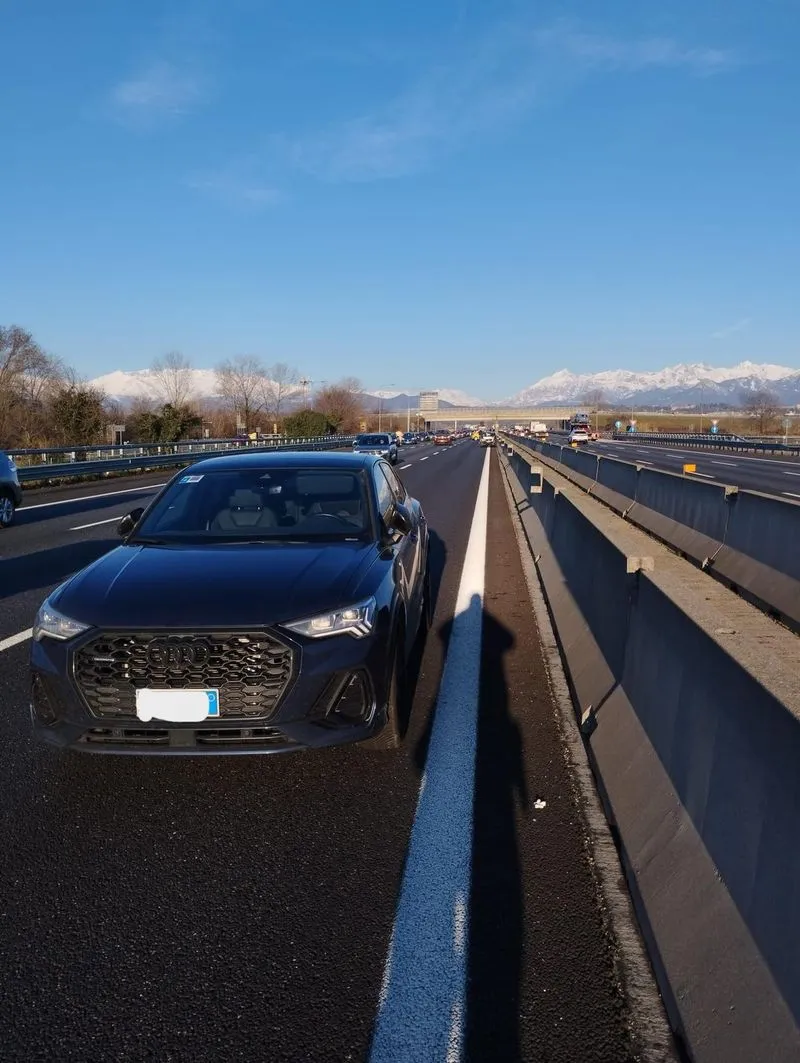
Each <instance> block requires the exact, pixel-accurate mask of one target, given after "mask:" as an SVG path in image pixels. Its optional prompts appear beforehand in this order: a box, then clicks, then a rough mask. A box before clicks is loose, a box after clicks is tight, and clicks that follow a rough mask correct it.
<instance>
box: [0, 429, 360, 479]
mask: <svg viewBox="0 0 800 1063" xmlns="http://www.w3.org/2000/svg"><path fill="white" fill-rule="evenodd" d="M355 438H356V437H355V436H320V437H317V438H315V439H291V440H286V441H285V442H281V443H269V444H266V445H260V444H258V443H252V442H249V441H245V440H216V441H215V443H217V444H220V445H218V446H216V447H215V448H213V449H212V447H211V446H205V447H203V449H191V448H190V449H173V448H183V447H185V446H186V445H187V444H182V443H180V444H169V445H162V446H161V447H157V446H156V447H152V446H143V447H135V446H134V447H127V448H125V447H123V448H120V447H114V448H108V449H112V450H117V451H118V450H120V449H122V450H127V452H128V454H127V455H126V456H125V457H123V458H100V457H98V458H95V459H94V460H92V459H90V458H89V457H88V454H94V453H98V452H99V453H102V452H103V450H104V449H106V448H103V450H99V448H97V447H88V448H84V451H83V456H82V460H73V461H67V462H49V463H45V464H42V465H20V466H18V467H17V475H18V476H19V479H20V483H23V484H24V483H33V482H41V481H47V480H59V479H67V478H69V477H75V476H100V475H103V474H104V473H114V472H116V473H125V472H135V471H137V470H142V469H162V468H171V467H177V466H180V465H191V464H192V463H193V462H195V461H200V460H201V459H203V458H207V457H211V456H213V455H214V454H217V455H220V456H221V455H223V454H231V453H235V452H236V451H238V450H247V451H248V453H251V454H268V453H273V452H277V451H292V450H295V451H296V450H331V449H334V448H335V447H343V446H344V447H346V446H349V445H350V444H352V442H353V440H354V439H355ZM237 443H238V446H237V445H236V444H237ZM222 444H225V445H222ZM76 449H77V448H73V450H66V449H65V450H62V451H61V453H62V454H70V455H71V454H73V453H74V451H75V450H76ZM137 450H138V451H141V450H144V451H155V452H156V453H144V454H142V453H136V451H137ZM167 450H169V451H170V453H163V452H164V451H167ZM131 451H133V452H134V453H130V452H131ZM158 451H161V453H158ZM16 453H18V452H14V451H12V452H11V454H12V456H15V455H16ZM15 461H16V457H15Z"/></svg>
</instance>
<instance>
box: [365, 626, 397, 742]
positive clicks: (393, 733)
mask: <svg viewBox="0 0 800 1063" xmlns="http://www.w3.org/2000/svg"><path fill="white" fill-rule="evenodd" d="M405 690H406V656H405V645H404V640H403V634H402V631H401V632H400V634H399V635H398V637H397V640H396V642H395V650H394V658H393V660H392V676H391V679H390V680H389V693H388V696H387V698H386V723H385V724H384V726H383V729H382V730H380V731H379V732H378V733H377V734H376V735H375V737H374V738H370V739H368V740H367V741H366V742H365V743H364V744H365V745H366V746H368V747H369V748H370V749H398V748H399V747H400V746H401V745H402V743H403V708H404V696H405Z"/></svg>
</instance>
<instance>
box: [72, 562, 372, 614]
mask: <svg viewBox="0 0 800 1063" xmlns="http://www.w3.org/2000/svg"><path fill="white" fill-rule="evenodd" d="M377 557H378V551H377V548H376V546H375V545H374V544H372V543H352V542H351V543H330V542H328V543H321V544H305V543H303V544H290V543H285V544H277V543H270V544H251V545H248V544H244V543H242V544H230V545H228V544H225V545H215V546H206V545H204V546H137V545H135V544H133V543H130V544H126V545H124V546H119V547H117V549H116V550H112V551H111V552H110V553H108V554H105V555H104V556H103V557H101V558H100V559H99V560H97V561H95V562H94V563H93V564H91V565H89V566H88V567H87V568H85V569H82V570H81V571H80V572H78V573H77V574H76V575H75V576H73V577H72V579H70V580H69V581H68V582H67V583H66V584H64V585H63V587H62V588H60V589H59V590H58V592H57V593H56V595H55V596H54V598H53V604H54V605H55V606H56V608H58V609H59V610H60V611H61V612H63V613H65V614H66V615H67V616H69V617H72V618H73V619H75V620H79V621H81V622H82V623H85V624H91V625H93V626H95V627H115V628H120V627H137V628H138V627H145V628H147V627H192V626H194V625H201V626H208V625H215V626H220V627H224V626H231V627H240V626H247V625H254V626H264V625H269V624H280V623H284V622H286V621H288V620H296V619H300V618H302V617H305V616H311V615H313V614H315V613H318V612H324V611H325V610H327V609H333V608H336V607H338V606H341V605H346V604H348V603H349V602H353V601H355V600H357V599H358V598H361V597H365V596H366V594H368V593H370V592H369V591H366V592H365V591H364V590H363V589H362V588H361V584H362V582H363V579H364V576H365V575H366V573H367V572H368V571H369V569H370V568H371V567H372V565H373V564H374V562H375V560H376V559H377Z"/></svg>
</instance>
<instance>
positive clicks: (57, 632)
mask: <svg viewBox="0 0 800 1063" xmlns="http://www.w3.org/2000/svg"><path fill="white" fill-rule="evenodd" d="M88 630H89V625H88V624H82V623H81V622H80V620H73V619H72V618H71V617H69V616H64V614H63V613H59V611H58V610H57V609H54V608H53V606H52V605H50V602H49V601H45V602H43V603H42V605H41V608H40V609H39V612H38V613H37V614H36V619H35V620H34V622H33V637H34V639H35V640H36V641H37V642H41V640H42V639H44V638H48V639H59V641H61V642H63V641H65V640H66V639H71V638H74V637H75V636H76V635H80V634H81V632H83V631H88Z"/></svg>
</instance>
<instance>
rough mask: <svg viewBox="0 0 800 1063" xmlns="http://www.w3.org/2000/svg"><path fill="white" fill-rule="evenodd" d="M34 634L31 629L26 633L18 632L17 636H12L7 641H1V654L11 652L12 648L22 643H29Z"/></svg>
mask: <svg viewBox="0 0 800 1063" xmlns="http://www.w3.org/2000/svg"><path fill="white" fill-rule="evenodd" d="M32 634H33V628H32V627H29V628H28V629H27V630H26V631H18V632H17V634H16V635H11V636H9V638H7V639H3V640H2V641H0V653H2V652H3V650H10V649H11V647H12V646H18V645H19V644H20V642H27V641H28V639H29V638H30V637H31V635H32Z"/></svg>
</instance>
